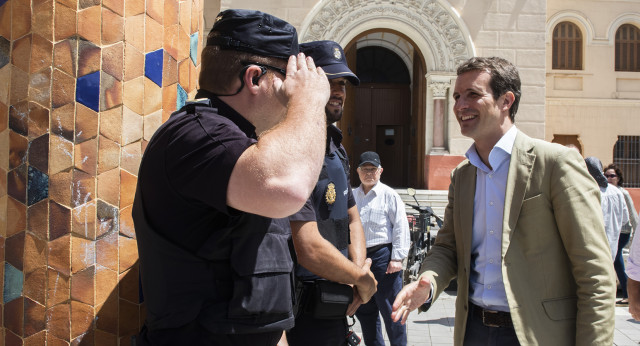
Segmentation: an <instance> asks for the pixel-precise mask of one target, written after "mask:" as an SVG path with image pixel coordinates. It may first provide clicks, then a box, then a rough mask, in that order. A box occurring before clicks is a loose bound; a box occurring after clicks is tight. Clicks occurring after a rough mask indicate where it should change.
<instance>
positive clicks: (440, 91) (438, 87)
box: [429, 83, 450, 99]
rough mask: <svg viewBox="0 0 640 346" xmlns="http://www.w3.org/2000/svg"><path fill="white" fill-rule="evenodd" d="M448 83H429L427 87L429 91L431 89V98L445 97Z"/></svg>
mask: <svg viewBox="0 0 640 346" xmlns="http://www.w3.org/2000/svg"><path fill="white" fill-rule="evenodd" d="M449 86H450V84H448V83H431V84H429V87H430V88H431V91H433V98H436V99H443V98H446V97H447V89H449Z"/></svg>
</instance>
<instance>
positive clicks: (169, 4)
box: [164, 0, 180, 27]
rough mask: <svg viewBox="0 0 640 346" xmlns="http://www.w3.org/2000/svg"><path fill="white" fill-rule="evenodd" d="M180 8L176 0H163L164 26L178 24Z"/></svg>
mask: <svg viewBox="0 0 640 346" xmlns="http://www.w3.org/2000/svg"><path fill="white" fill-rule="evenodd" d="M179 14H180V7H179V6H178V0H164V26H165V27H167V26H170V25H174V24H178V15H179Z"/></svg>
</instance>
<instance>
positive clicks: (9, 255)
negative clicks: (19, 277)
mask: <svg viewBox="0 0 640 346" xmlns="http://www.w3.org/2000/svg"><path fill="white" fill-rule="evenodd" d="M25 233H26V232H20V233H18V234H16V235H13V236H11V237H8V238H7V239H6V240H5V250H4V251H5V252H4V256H5V257H4V259H5V261H7V263H9V264H11V265H12V266H14V267H15V268H16V269H18V270H20V271H23V270H24V238H25Z"/></svg>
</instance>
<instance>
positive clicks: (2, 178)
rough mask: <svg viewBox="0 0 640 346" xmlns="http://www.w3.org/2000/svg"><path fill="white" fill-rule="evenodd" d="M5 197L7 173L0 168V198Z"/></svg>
mask: <svg viewBox="0 0 640 346" xmlns="http://www.w3.org/2000/svg"><path fill="white" fill-rule="evenodd" d="M6 195H7V171H5V170H4V169H2V168H0V196H6ZM0 210H4V209H0ZM0 224H2V222H0ZM0 234H1V233H0Z"/></svg>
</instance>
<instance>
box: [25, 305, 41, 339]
mask: <svg viewBox="0 0 640 346" xmlns="http://www.w3.org/2000/svg"><path fill="white" fill-rule="evenodd" d="M45 310H46V309H45V307H44V305H42V304H40V303H38V302H35V301H33V300H31V299H29V298H25V300H24V336H25V337H28V336H31V335H34V334H36V333H39V332H41V331H43V330H44V329H45V327H46V322H45V320H44V317H45ZM43 341H44V339H43Z"/></svg>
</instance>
